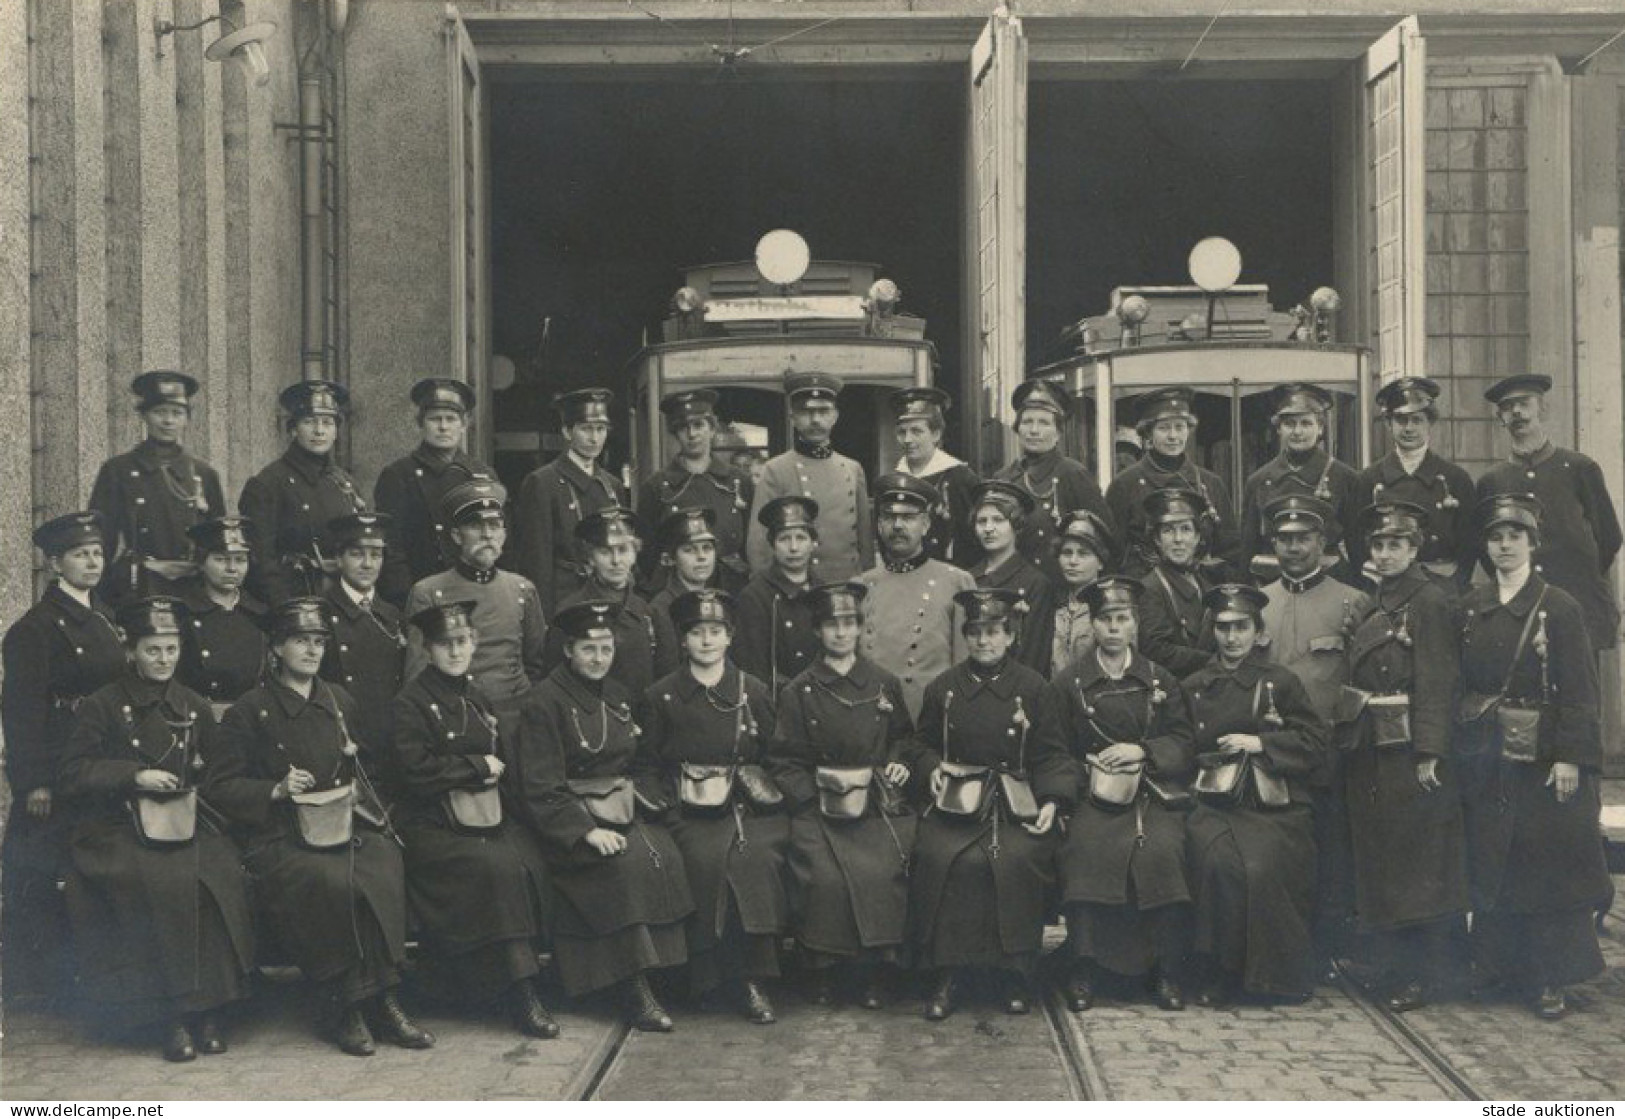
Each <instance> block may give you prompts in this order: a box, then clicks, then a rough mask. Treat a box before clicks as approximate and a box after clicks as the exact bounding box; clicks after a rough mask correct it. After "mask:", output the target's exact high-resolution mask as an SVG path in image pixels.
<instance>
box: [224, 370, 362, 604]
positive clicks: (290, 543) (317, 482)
mask: <svg viewBox="0 0 1625 1119" xmlns="http://www.w3.org/2000/svg"><path fill="white" fill-rule="evenodd" d="M278 400H279V401H280V402H281V404H282V409H283V411H284V413H286V416H287V419H286V425H287V429H288V431H289V432H291V433H292V435H293V438H292V440H290V441H289V443H288V449H287V450H286V451H284V452H283V453H282V457H281V458H279V459H277V460H276V461H275V462H273V463H271V464H270V465H268V466H267V467H265V469H263V470H261V471H260V472H259V473H258V474H256V475H254V476H253V477H252V478H250V479H249V480H248V482H247V484H246V485H244V486H243V494H242V497H241V498H239V499H238V501H237V508H238V511H239V512H241V513H242V515H243V516H244V517H245V518H246V520H247V527H248V544H249V547H250V548H252V549H253V555H252V557H251V561H250V563H249V567H248V590H249V593H251V594H252V595H253V596H254V597H255V598H257V599H259V600H260V601H261V602H263V603H265V605H266V606H267V607H274V606H277V605H279V604H280V603H281V602H282V600H283V599H286V598H292V597H294V596H296V595H300V596H302V595H314V594H320V593H321V586H322V582H323V579H322V576H323V573H324V572H328V571H331V570H332V568H331V565H330V564H329V562H328V561H327V560H326V559H325V558H324V557H323V555H322V551H321V538H322V536H323V534H324V533H326V531H327V524H328V522H329V521H331V520H332V519H333V518H334V517H342V516H345V515H346V514H348V513H365V512H366V511H367V503H366V501H365V500H364V499H363V498H362V496H361V491H360V490H359V489H358V488H357V487H356V484H355V480H354V479H352V478H351V477H350V475H349V474H347V473H346V472H345V470H344V468H343V467H341V466H339V464H338V462H337V461H336V460H335V459H334V457H333V448H334V446H335V445H336V444H337V443H338V438H339V424H340V423H341V422H342V421H343V419H344V413H345V409H346V408H347V407H348V406H349V403H350V390H349V389H347V388H345V387H344V386H343V385H339V384H334V383H333V382H332V381H299V382H297V383H296V384H292V385H289V386H288V387H287V388H285V389H283V390H282V394H281V395H280V396H279V397H278Z"/></svg>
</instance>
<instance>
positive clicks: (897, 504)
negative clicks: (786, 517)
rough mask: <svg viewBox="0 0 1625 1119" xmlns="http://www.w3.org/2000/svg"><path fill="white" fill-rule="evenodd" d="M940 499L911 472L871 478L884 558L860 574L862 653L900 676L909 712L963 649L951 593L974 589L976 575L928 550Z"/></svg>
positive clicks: (961, 615)
mask: <svg viewBox="0 0 1625 1119" xmlns="http://www.w3.org/2000/svg"><path fill="white" fill-rule="evenodd" d="M939 500H940V498H939V496H938V494H937V492H936V490H935V489H933V488H932V487H931V486H930V484H928V483H926V482H922V481H921V480H920V479H918V478H916V477H914V476H913V475H911V474H903V473H900V472H899V473H892V474H882V475H881V476H880V477H879V478H876V479H875V520H876V521H877V522H878V526H879V533H878V535H879V536H880V547H881V552H882V556H883V558H882V560H881V561H880V562H879V563H877V564H876V565H875V566H874V567H872V568H870V569H869V570H868V571H866V572H864V573H863V582H864V584H866V585H867V586H868V588H869V596H868V599H867V603H868V608H867V610H866V611H865V612H864V619H863V653H864V655H865V656H866V657H868V658H869V659H870V660H872V661H874V662H875V663H876V664H878V665H879V666H880V667H881V668H884V669H885V670H886V671H887V672H890V673H893V674H894V675H896V677H897V678H898V680H900V681H902V684H903V699H904V701H905V702H906V703H907V704H908V713H909V717H910V718H914V717H916V716H918V715H919V713H920V704H921V703H922V702H924V700H925V687H926V685H927V684H929V683H931V681H933V680H935V679H936V678H937V677H938V676H940V675H942V673H944V672H946V671H948V669H950V668H952V667H953V666H954V665H956V664H958V663H959V662H960V661H962V660H964V659H965V657H966V656H967V655H968V654H967V652H966V648H965V637H964V633H963V632H962V631H963V629H964V624H965V612H964V609H963V608H962V607H960V606H959V605H957V604H956V603H955V602H954V595H956V594H958V593H959V592H960V591H968V590H974V589H975V588H976V580H975V579H973V578H972V577H971V575H970V573H969V572H967V571H964V570H962V569H961V568H958V567H955V566H953V565H952V564H948V563H944V562H943V561H942V560H939V559H933V558H932V556H931V554H930V553H929V552H927V551H926V550H925V534H926V532H927V530H928V529H929V526H930V524H931V509H932V508H933V507H934V506H935V505H936V504H937V503H938V501H939ZM967 511H968V509H967Z"/></svg>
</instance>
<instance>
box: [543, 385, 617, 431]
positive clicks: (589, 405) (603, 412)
mask: <svg viewBox="0 0 1625 1119" xmlns="http://www.w3.org/2000/svg"><path fill="white" fill-rule="evenodd" d="M614 402H615V394H614V393H613V392H610V391H609V390H608V389H595V388H587V389H575V390H574V391H572V392H561V393H559V394H558V395H557V396H555V397H554V398H553V407H554V408H556V409H558V413H559V422H560V423H561V424H562V425H563V426H565V427H573V426H574V425H576V424H580V423H589V422H592V421H595V420H596V421H600V422H602V423H606V424H607V423H609V422H610V420H609V406H610V405H611V404H613V403H614Z"/></svg>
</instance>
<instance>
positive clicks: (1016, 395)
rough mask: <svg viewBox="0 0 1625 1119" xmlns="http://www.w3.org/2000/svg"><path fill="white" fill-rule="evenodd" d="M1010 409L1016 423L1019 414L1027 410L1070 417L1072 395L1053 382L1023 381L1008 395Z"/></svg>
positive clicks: (1019, 416)
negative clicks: (1037, 410)
mask: <svg viewBox="0 0 1625 1119" xmlns="http://www.w3.org/2000/svg"><path fill="white" fill-rule="evenodd" d="M1010 407H1011V408H1012V409H1014V410H1015V414H1016V419H1017V420H1018V421H1019V420H1020V419H1021V413H1023V412H1025V411H1027V410H1028V409H1029V408H1036V409H1039V410H1040V411H1044V412H1052V413H1054V414H1055V415H1057V416H1070V415H1071V414H1072V395H1071V394H1070V393H1068V392H1067V391H1066V389H1064V388H1062V387H1061V386H1060V385H1058V384H1056V383H1055V382H1054V381H1044V380H1036V381H1023V382H1022V383H1021V384H1019V385H1017V386H1016V388H1015V391H1014V392H1012V393H1011V394H1010Z"/></svg>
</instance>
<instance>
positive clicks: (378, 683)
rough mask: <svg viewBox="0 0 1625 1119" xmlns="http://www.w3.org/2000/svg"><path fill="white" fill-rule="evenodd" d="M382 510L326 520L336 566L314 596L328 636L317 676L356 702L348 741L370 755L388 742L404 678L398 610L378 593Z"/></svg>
mask: <svg viewBox="0 0 1625 1119" xmlns="http://www.w3.org/2000/svg"><path fill="white" fill-rule="evenodd" d="M390 520H391V518H390V517H388V516H385V515H384V514H382V513H352V514H350V515H349V516H348V517H338V518H336V519H335V520H333V521H332V522H331V523H329V524H328V526H327V531H328V539H329V540H330V542H331V544H332V549H333V554H334V555H335V556H337V557H338V570H337V571H336V572H334V574H333V578H332V580H331V581H330V582H329V583H328V585H327V591H326V593H325V594H324V595H323V596H322V597H323V599H324V600H325V602H326V604H327V624H328V625H329V626H331V627H332V629H333V636H332V637H331V639H329V641H328V643H327V655H326V656H325V657H323V658H322V679H324V680H326V681H328V682H329V683H333V684H342V685H344V690H345V691H347V692H349V693H350V694H351V695H352V696H354V697H355V700H356V717H357V722H356V725H355V726H353V727H351V728H350V730H351V732H352V733H353V734H354V735H355V738H356V741H358V742H360V743H361V745H362V746H364V747H366V749H367V750H368V752H369V753H370V754H371V756H372V757H373V758H377V757H378V756H379V755H380V753H382V752H383V751H384V750H385V749H387V748H388V739H389V719H390V715H389V712H390V709H391V707H392V706H393V705H394V703H395V696H396V694H397V693H399V692H400V690H401V685H402V684H404V683H405V682H406V678H405V671H406V634H405V632H404V626H403V623H402V620H401V612H400V611H399V610H397V609H396V608H395V607H394V605H393V604H391V603H390V602H388V601H386V600H385V599H383V598H382V597H380V596H379V594H378V591H377V587H378V580H379V577H380V575H381V574H382V572H383V570H384V565H385V564H386V563H387V562H388V558H387V557H388V556H389V546H388V540H389V537H390V535H391V530H392V528H393V526H392V525H391V524H390Z"/></svg>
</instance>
